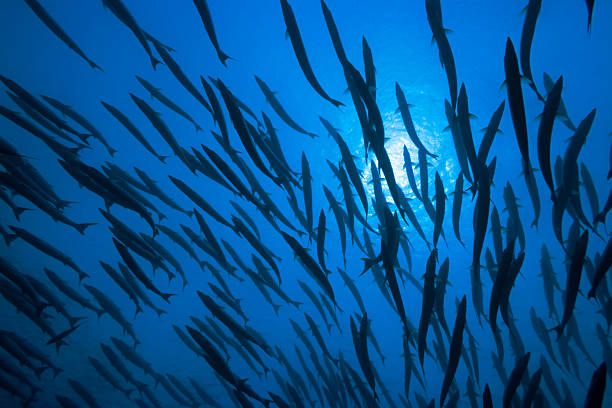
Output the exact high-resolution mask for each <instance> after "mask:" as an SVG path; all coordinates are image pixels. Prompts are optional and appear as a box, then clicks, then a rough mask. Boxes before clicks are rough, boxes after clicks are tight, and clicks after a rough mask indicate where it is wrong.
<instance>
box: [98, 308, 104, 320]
mask: <svg viewBox="0 0 612 408" xmlns="http://www.w3.org/2000/svg"><path fill="white" fill-rule="evenodd" d="M103 314H104V309H99V310H96V315H98V320H100V317H102V315H103Z"/></svg>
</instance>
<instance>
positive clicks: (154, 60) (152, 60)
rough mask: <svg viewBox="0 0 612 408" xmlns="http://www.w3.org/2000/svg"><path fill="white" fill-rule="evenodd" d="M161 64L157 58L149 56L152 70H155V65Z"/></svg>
mask: <svg viewBox="0 0 612 408" xmlns="http://www.w3.org/2000/svg"><path fill="white" fill-rule="evenodd" d="M161 63H162V62H161V61H160V60H158V59H157V58H155V57H154V56H152V55H151V65H152V66H153V70H156V69H157V65H159V64H161Z"/></svg>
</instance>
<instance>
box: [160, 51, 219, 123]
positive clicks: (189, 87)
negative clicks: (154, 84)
mask: <svg viewBox="0 0 612 408" xmlns="http://www.w3.org/2000/svg"><path fill="white" fill-rule="evenodd" d="M153 45H154V46H155V50H157V53H158V54H159V56H160V57H161V59H162V61H163V62H164V64H165V65H166V66H167V67H168V69H169V70H170V72H172V75H174V77H175V78H176V79H177V80H178V81H179V82H180V83H181V85H183V87H184V88H185V90H186V91H187V92H189V93H190V94H191V95H192V96H193V97H194V98H196V100H197V101H198V102H200V103H201V104H202V106H204V108H205V109H206V110H207V111H208V112H210V113H211V114H212V115H214V113H213V110H212V108H211V107H210V104H209V103H208V102H207V101H206V99H204V97H203V96H202V94H201V93H200V92H199V91H198V90H197V88H196V87H195V85H194V84H193V83H192V82H191V80H190V79H189V78H188V77H187V75H185V73H184V72H183V70H182V69H181V67H180V65H179V64H178V63H177V62H176V61H175V60H174V58H172V56H171V55H170V53H169V52H168V50H167V49H166V47H164V46H163V45H162V44H160V43H159V42H158V41H153Z"/></svg>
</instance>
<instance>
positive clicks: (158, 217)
mask: <svg viewBox="0 0 612 408" xmlns="http://www.w3.org/2000/svg"><path fill="white" fill-rule="evenodd" d="M167 218H168V217H167V216H166V214H164V213H161V212H160V213H157V219H158V220H159V222H160V223H161V222H162V220H164V219H167Z"/></svg>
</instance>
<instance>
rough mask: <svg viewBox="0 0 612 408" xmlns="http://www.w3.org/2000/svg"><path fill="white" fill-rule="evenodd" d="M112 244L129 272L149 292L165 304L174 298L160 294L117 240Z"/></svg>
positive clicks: (167, 294)
mask: <svg viewBox="0 0 612 408" xmlns="http://www.w3.org/2000/svg"><path fill="white" fill-rule="evenodd" d="M113 243H114V244H115V248H117V251H118V252H119V255H121V259H123V261H124V262H125V263H126V265H127V266H128V268H130V271H132V273H133V274H134V275H135V276H136V277H137V278H138V280H139V281H140V282H141V283H142V284H143V285H144V286H145V287H146V288H147V289H149V290H150V291H151V292H153V293H155V294H156V295H158V296H159V297H161V298H162V299H164V300H165V301H166V303H170V296H176V294H175V293H163V292H161V291H160V290H159V289H158V288H157V287H156V286H155V285H154V284H153V281H152V280H151V279H150V278H149V277H148V276H147V275H146V274H145V273H144V271H143V270H142V269H141V268H140V266H139V265H138V263H137V262H136V260H135V259H134V257H133V256H132V255H131V254H130V252H129V251H128V249H127V248H126V247H125V245H123V244H122V243H120V242H119V241H117V239H115V238H113Z"/></svg>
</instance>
